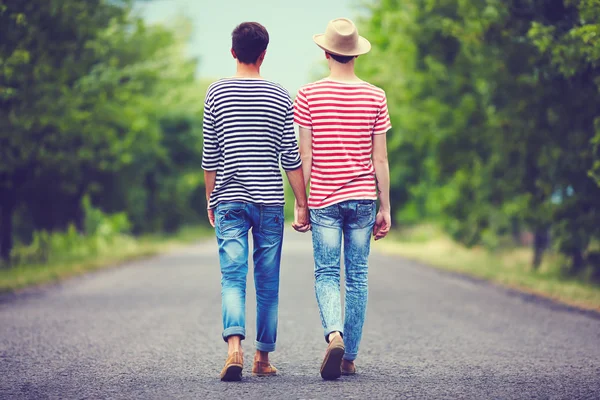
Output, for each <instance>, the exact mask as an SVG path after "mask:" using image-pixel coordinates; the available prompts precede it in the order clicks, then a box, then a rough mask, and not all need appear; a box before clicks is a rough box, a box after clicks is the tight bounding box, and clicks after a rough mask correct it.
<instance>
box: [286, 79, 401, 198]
mask: <svg viewBox="0 0 600 400" xmlns="http://www.w3.org/2000/svg"><path fill="white" fill-rule="evenodd" d="M294 122H296V123H297V124H298V125H300V126H302V127H304V128H309V129H312V169H311V173H310V182H311V183H310V194H309V198H308V206H309V208H323V207H327V206H330V205H333V204H336V203H339V202H341V201H346V200H362V199H368V200H376V199H377V190H376V185H375V169H374V168H373V162H372V160H371V156H372V151H373V137H372V136H373V135H380V134H385V133H386V132H387V131H388V130H389V129H390V128H391V127H392V125H391V122H390V116H389V114H388V109H387V102H386V96H385V92H384V91H383V90H382V89H380V88H378V87H376V86H373V85H371V84H370V83H367V82H358V83H343V82H336V81H332V80H329V79H322V80H320V81H317V82H314V83H311V84H308V85H305V86H303V87H302V88H300V90H299V91H298V95H297V96H296V100H295V102H294Z"/></svg>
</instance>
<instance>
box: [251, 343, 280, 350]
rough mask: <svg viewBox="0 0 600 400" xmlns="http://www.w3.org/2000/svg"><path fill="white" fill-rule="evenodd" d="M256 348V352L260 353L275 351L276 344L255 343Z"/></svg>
mask: <svg viewBox="0 0 600 400" xmlns="http://www.w3.org/2000/svg"><path fill="white" fill-rule="evenodd" d="M254 346H255V347H256V350H258V351H266V352H271V351H275V343H261V342H259V341H255V342H254Z"/></svg>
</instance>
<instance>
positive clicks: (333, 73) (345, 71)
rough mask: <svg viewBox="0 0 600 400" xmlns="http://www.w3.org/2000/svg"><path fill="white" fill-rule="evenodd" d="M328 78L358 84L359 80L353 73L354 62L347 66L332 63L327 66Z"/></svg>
mask: <svg viewBox="0 0 600 400" xmlns="http://www.w3.org/2000/svg"><path fill="white" fill-rule="evenodd" d="M329 69H330V73H329V78H330V79H335V80H337V81H347V82H358V81H360V79H359V78H358V77H357V76H356V74H355V73H354V60H352V61H350V62H349V63H347V64H342V63H339V62H334V61H332V62H331V63H330V66H329Z"/></svg>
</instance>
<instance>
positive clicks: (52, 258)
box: [11, 196, 131, 266]
mask: <svg viewBox="0 0 600 400" xmlns="http://www.w3.org/2000/svg"><path fill="white" fill-rule="evenodd" d="M82 207H83V210H84V213H85V218H84V221H85V222H84V232H79V231H77V229H76V228H75V225H73V224H71V225H69V228H68V229H67V230H66V231H65V232H47V231H44V230H42V231H36V232H34V234H33V240H32V242H31V243H30V244H29V245H23V244H17V245H16V246H15V247H14V249H13V251H12V253H11V265H13V266H18V265H26V264H45V263H51V262H64V261H73V260H80V259H84V258H86V257H89V256H94V255H99V254H103V253H105V252H106V251H107V250H108V249H109V248H110V246H111V245H112V244H114V242H115V241H116V240H117V239H119V240H127V239H130V238H128V236H127V235H126V234H127V233H128V232H129V230H130V226H131V224H130V222H129V219H128V218H127V215H126V214H125V213H117V214H112V215H107V214H105V213H104V212H102V210H100V209H97V208H94V207H93V206H92V205H91V202H90V200H89V198H88V197H87V196H86V197H84V199H83V201H82Z"/></svg>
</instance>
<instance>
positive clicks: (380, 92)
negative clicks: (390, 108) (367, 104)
mask: <svg viewBox="0 0 600 400" xmlns="http://www.w3.org/2000/svg"><path fill="white" fill-rule="evenodd" d="M365 85H366V87H367V88H369V90H370V91H371V92H372V93H373V95H374V96H375V97H377V98H378V99H379V100H380V101H384V100H385V98H386V94H385V90H384V89H382V88H380V87H379V86H376V85H373V84H372V83H369V82H366V81H365Z"/></svg>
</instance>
